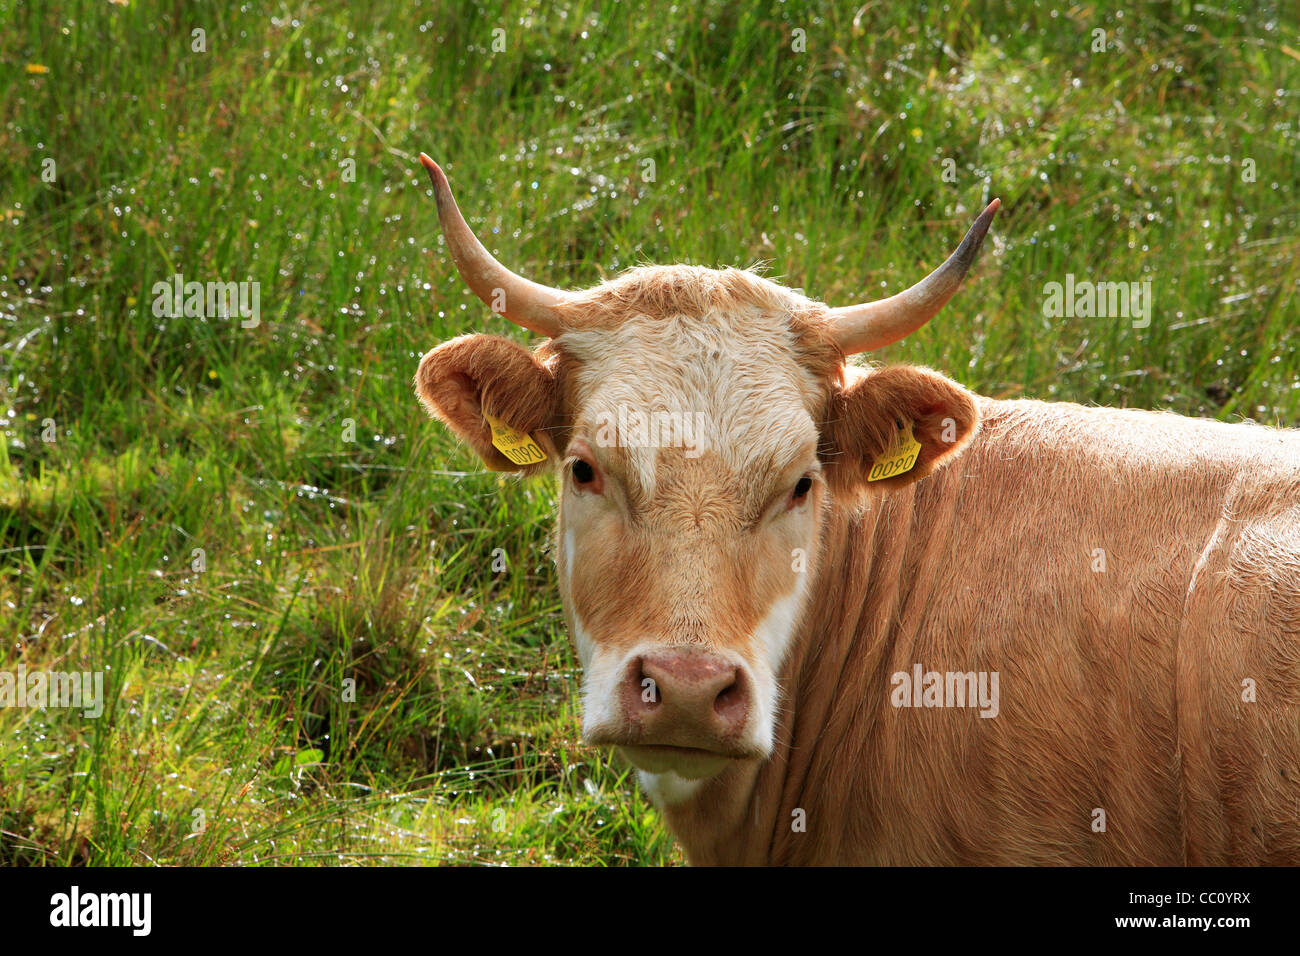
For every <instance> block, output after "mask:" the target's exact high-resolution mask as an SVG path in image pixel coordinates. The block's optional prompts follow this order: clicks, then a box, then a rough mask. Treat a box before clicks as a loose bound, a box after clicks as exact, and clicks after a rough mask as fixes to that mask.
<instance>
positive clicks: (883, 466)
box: [867, 422, 921, 481]
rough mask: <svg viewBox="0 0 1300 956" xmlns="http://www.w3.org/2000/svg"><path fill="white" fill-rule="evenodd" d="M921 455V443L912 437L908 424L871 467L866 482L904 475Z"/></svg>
mask: <svg viewBox="0 0 1300 956" xmlns="http://www.w3.org/2000/svg"><path fill="white" fill-rule="evenodd" d="M920 454H921V443H920V442H919V441H917V440H916V439H915V438H914V437H912V423H911V422H908V423H907V424H906V425H904V426H903V430H902V431H901V432H899V433H898V440H897V441H896V442H895V443H894V447H893V448H891V449H889V451H887V452H885V453H884V454H883V455H881V456H880V457H879V458H877V459H876V461H875V464H873V465H872V466H871V474H869V475H867V481H880V480H881V479H882V478H893V477H895V476H897V475H905V474H907V473H908V472H909V471H911V470H912V468H913V467H914V466H915V465H916V459H917V456H918V455H920Z"/></svg>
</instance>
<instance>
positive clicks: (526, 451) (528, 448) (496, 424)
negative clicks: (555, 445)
mask: <svg viewBox="0 0 1300 956" xmlns="http://www.w3.org/2000/svg"><path fill="white" fill-rule="evenodd" d="M483 417H484V418H486V419H487V423H488V424H489V425H491V426H492V444H493V446H494V447H495V448H496V449H497V451H499V452H501V454H503V455H505V456H506V457H507V458H509V459H510V460H511V461H512V462H514V463H515V464H516V465H535V464H537V463H538V462H539V461H546V452H544V451H542V449H541V446H540V445H538V444H537V442H535V441H533V438H532V436H531V435H528V434H525V433H524V432H521V431H516V430H515V429H513V428H511V427H510V426H509V425H507V424H506V423H505V422H503V421H501V419H499V418H497V417H496V416H495V415H489V414H488V413H487V412H486V411H485V412H484V413H483Z"/></svg>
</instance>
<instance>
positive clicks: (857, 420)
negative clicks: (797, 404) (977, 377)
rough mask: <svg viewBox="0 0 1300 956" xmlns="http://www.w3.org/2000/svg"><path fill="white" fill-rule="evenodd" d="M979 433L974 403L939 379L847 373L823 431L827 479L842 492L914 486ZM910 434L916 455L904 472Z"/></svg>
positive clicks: (904, 373) (907, 368) (925, 374)
mask: <svg viewBox="0 0 1300 956" xmlns="http://www.w3.org/2000/svg"><path fill="white" fill-rule="evenodd" d="M978 428H979V408H978V407H977V406H976V404H975V399H974V396H972V395H971V393H970V392H968V391H966V389H964V388H962V387H961V386H960V385H958V384H957V383H956V382H954V381H952V380H950V379H947V378H945V377H944V376H942V375H940V374H939V373H938V372H934V371H931V370H930V369H928V368H916V367H915V366H911V365H894V366H887V367H885V368H879V369H862V368H857V367H853V366H851V367H849V368H847V369H845V379H844V383H843V385H842V386H841V387H839V388H837V389H836V390H835V391H834V392H833V393H832V395H831V400H830V403H829V405H828V407H827V414H826V423H825V425H824V427H823V429H822V449H823V456H824V458H825V460H826V474H827V479H828V480H829V481H830V483H831V488H832V490H836V491H839V492H841V493H843V492H860V491H863V490H866V489H868V488H877V489H881V490H885V489H889V488H899V487H902V486H903V485H907V484H911V483H912V482H914V481H916V480H917V479H919V478H924V477H925V476H926V475H928V474H930V472H932V471H934V470H935V469H936V468H942V467H943V466H944V465H945V464H947V463H948V462H950V461H952V460H953V458H955V457H956V456H957V455H958V454H960V453H961V451H962V449H963V448H965V447H966V444H967V443H968V442H969V441H970V440H971V437H972V436H974V434H975V432H976V430H977V429H978ZM909 432H910V434H911V436H912V437H913V438H914V439H915V440H916V442H917V443H918V444H919V445H920V449H919V452H918V453H917V454H916V457H915V463H914V464H912V465H911V467H906V465H907V462H908V459H909V455H908V453H907V452H908V446H907V436H908V434H909ZM913 450H914V449H913Z"/></svg>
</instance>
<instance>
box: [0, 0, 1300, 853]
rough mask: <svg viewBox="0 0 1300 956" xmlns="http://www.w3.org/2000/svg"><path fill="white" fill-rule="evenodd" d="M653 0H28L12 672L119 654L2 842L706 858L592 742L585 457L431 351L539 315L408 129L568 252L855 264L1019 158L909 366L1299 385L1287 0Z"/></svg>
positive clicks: (1270, 417) (781, 268)
mask: <svg viewBox="0 0 1300 956" xmlns="http://www.w3.org/2000/svg"><path fill="white" fill-rule="evenodd" d="M753 6H755V7H757V6H759V5H753ZM762 6H766V5H762ZM635 7H636V5H634V4H630V3H618V4H603V3H601V4H597V3H587V2H581V0H578V2H564V0H561V2H560V3H558V4H555V5H552V4H550V3H545V4H542V3H535V4H529V5H527V6H507V5H504V4H501V3H496V2H483V3H478V4H474V5H469V4H462V3H450V2H449V3H397V4H374V5H364V4H362V5H353V8H352V9H351V10H349V9H348V7H347V5H345V4H313V3H289V4H262V3H258V2H256V0H254V2H252V3H248V4H244V5H243V9H242V10H241V7H240V5H238V4H235V3H203V4H191V3H182V2H179V0H177V2H172V3H166V2H159V3H147V2H139V0H133V2H131V3H130V4H129V5H127V6H119V5H116V4H110V3H107V2H104V0H95V2H90V0H71V2H66V3H43V2H27V3H15V2H14V0H0V105H2V107H3V109H2V110H0V115H2V116H3V118H4V119H3V125H0V153H2V154H3V155H4V156H5V162H4V163H3V164H0V328H2V329H3V333H2V334H0V427H3V431H4V441H3V443H2V444H0V637H2V638H3V644H2V645H0V670H10V671H12V670H14V669H16V668H17V666H18V664H19V663H20V662H23V663H25V664H26V666H27V668H28V669H29V670H37V669H54V670H74V669H75V670H102V671H104V672H106V675H107V676H106V684H107V688H108V694H109V701H108V705H107V708H106V711H105V714H104V716H103V717H102V718H101V719H99V720H86V719H83V718H82V717H81V716H80V715H79V714H71V713H69V712H66V711H61V710H57V709H50V710H48V711H44V712H42V711H40V710H33V709H18V708H9V709H0V863H33V864H59V863H65V864H66V863H87V864H148V863H167V864H170V863H189V864H217V863H224V864H234V863H244V864H247V863H256V862H264V863H265V862H271V863H281V864H284V863H293V862H303V863H321V864H354V863H368V862H401V863H406V862H412V863H434V862H453V863H517V864H526V863H544V862H555V863H583V864H593V863H594V864H620V863H675V862H680V861H681V859H682V857H681V855H680V852H679V851H678V850H677V849H676V848H675V847H674V846H673V844H672V842H671V840H670V839H669V838H668V836H667V834H666V831H665V830H664V829H663V827H662V825H661V824H660V823H659V822H658V820H657V818H656V817H655V815H654V813H653V811H652V810H651V808H650V807H649V805H648V803H647V801H646V800H645V798H644V797H643V796H641V795H639V794H638V792H637V790H636V787H635V786H634V784H633V781H632V780H631V778H630V777H629V776H628V774H627V772H626V769H625V768H622V767H620V766H618V765H617V764H616V763H615V762H614V760H615V758H613V757H612V756H611V755H610V754H607V753H603V752H600V751H594V750H591V749H589V748H585V747H583V746H582V745H581V744H580V742H579V739H578V717H577V715H578V696H577V689H578V674H577V667H576V663H575V659H574V655H573V653H572V651H571V650H570V647H569V644H568V642H567V639H566V637H565V634H564V626H563V621H562V618H561V615H560V613H559V606H558V596H557V591H556V588H555V582H554V580H553V571H552V565H551V562H550V559H549V556H548V554H547V539H548V533H549V529H550V523H551V517H550V516H551V510H552V506H553V491H552V489H551V487H550V486H549V484H547V483H546V482H542V481H532V482H518V481H514V480H509V479H506V480H503V479H500V478H498V477H497V476H495V475H491V474H486V473H483V472H482V471H481V470H480V467H479V465H478V463H477V461H476V460H474V459H473V458H472V456H471V455H470V454H469V453H468V451H467V450H466V449H465V448H463V447H460V446H458V445H457V444H456V442H455V441H454V440H453V439H452V438H451V437H450V436H449V435H448V434H447V433H446V432H445V431H444V430H442V429H441V428H439V427H437V426H435V425H434V424H432V423H430V422H428V421H427V420H426V419H425V418H424V415H423V412H422V411H421V410H420V409H419V407H418V406H417V404H416V402H415V399H414V397H413V395H412V391H411V384H410V383H411V376H412V374H413V372H414V370H415V365H416V362H417V359H418V357H419V356H420V355H421V354H422V353H423V352H424V351H425V350H427V349H428V348H430V347H432V346H433V345H436V344H438V343H439V342H441V341H443V340H445V339H447V338H450V337H452V336H455V335H458V334H461V333H463V332H466V331H471V330H480V329H491V330H492V331H495V332H497V333H498V334H505V335H512V336H516V337H521V338H522V337H523V336H524V333H522V332H521V331H520V330H518V329H514V328H507V327H504V326H503V324H502V323H501V322H500V321H499V320H497V319H495V318H494V317H493V316H492V315H491V314H490V313H489V312H488V311H487V310H486V308H484V307H483V306H481V305H480V304H479V303H478V301H477V300H475V299H473V298H472V297H471V296H470V295H469V293H468V292H467V291H466V290H465V288H464V286H463V284H462V282H461V281H460V279H459V278H458V277H457V276H456V274H455V272H454V270H453V269H452V268H451V267H450V265H449V264H448V262H447V261H446V259H445V257H444V256H443V255H442V254H441V251H440V250H441V248H442V246H441V240H440V238H439V235H438V231H437V228H436V222H435V217H434V213H433V206H432V201H431V199H430V196H429V189H428V183H427V180H426V178H425V176H424V173H423V171H422V170H421V169H420V168H419V166H418V164H417V163H416V162H415V156H416V154H417V153H418V152H419V151H420V150H425V151H427V152H429V153H430V154H431V155H433V156H434V157H435V158H436V159H438V160H439V162H441V163H443V164H444V168H446V169H447V171H448V173H449V175H450V177H451V179H452V183H453V185H454V187H455V188H456V190H457V194H458V198H459V199H460V202H461V205H462V207H463V208H464V209H465V210H466V212H467V215H468V216H469V217H470V219H471V222H472V223H473V224H474V225H475V227H476V228H477V229H478V230H479V232H480V235H482V236H484V237H485V239H486V241H487V242H488V243H489V245H490V246H491V247H492V248H493V249H494V250H496V251H497V252H498V253H499V254H500V256H501V257H502V258H503V259H504V260H505V261H506V262H507V263H510V264H512V265H514V266H515V267H516V268H518V269H519V270H520V271H522V272H525V273H527V274H529V275H530V276H532V277H534V278H536V279H538V280H539V281H542V282H547V283H551V284H554V285H570V286H583V285H590V284H592V283H594V282H596V281H598V280H599V279H601V278H603V277H606V276H610V275H613V274H615V273H617V272H618V271H620V270H621V269H623V268H625V267H627V266H629V265H633V264H636V263H639V262H645V261H652V262H675V261H687V262H695V263H703V264H708V265H721V264H736V265H748V264H751V263H756V262H760V261H762V262H767V263H769V264H770V269H771V272H772V274H773V275H774V276H776V277H778V278H780V279H782V281H784V282H786V283H787V284H789V285H792V286H797V287H801V288H803V289H805V290H807V291H808V293H809V294H810V295H813V296H815V297H818V298H823V299H825V300H827V301H829V302H831V303H833V304H843V303H845V302H849V301H853V300H857V299H861V298H869V297H875V296H876V295H878V294H880V293H883V292H885V291H887V290H895V289H897V288H899V287H901V286H902V285H905V284H908V283H910V282H912V281H914V280H915V279H917V278H919V276H920V275H921V274H922V273H923V272H924V271H925V270H926V269H927V268H928V267H931V266H933V265H934V264H936V263H937V262H938V261H939V260H940V259H941V258H942V257H943V255H945V254H946V252H947V251H948V250H949V249H950V248H951V247H952V246H953V245H954V244H955V242H956V240H957V239H958V238H959V236H960V234H961V232H962V231H963V230H964V228H965V227H966V225H968V223H969V221H970V220H971V219H972V218H973V217H974V215H975V213H976V212H978V210H979V209H980V208H981V207H982V204H983V203H984V202H985V201H986V200H987V199H988V198H991V197H993V196H995V195H996V196H1000V197H1001V198H1002V200H1003V203H1004V212H1003V213H1002V214H1001V215H1000V216H999V219H998V221H997V223H996V224H995V227H994V230H995V231H994V235H993V237H992V239H991V240H990V241H989V243H988V245H987V247H986V250H985V253H984V255H983V257H982V259H981V261H980V264H979V265H978V267H977V269H976V270H975V273H974V275H973V276H972V279H971V280H970V282H969V283H968V286H967V288H966V289H965V290H964V292H963V293H962V294H961V295H960V296H959V298H958V299H957V300H956V302H955V303H954V304H953V305H952V306H950V307H949V308H948V309H947V310H946V311H945V312H944V313H942V314H941V315H940V317H939V318H938V319H936V321H935V322H934V323H933V325H932V326H931V327H930V328H929V329H928V330H927V331H925V332H923V333H921V334H918V335H915V336H913V337H912V338H911V339H909V340H907V341H905V342H903V343H900V344H898V345H896V346H892V347H891V348H889V349H887V350H885V352H882V353H880V354H879V356H878V357H879V358H881V359H882V360H886V361H908V362H918V363H925V364H930V365H933V366H935V367H937V368H939V369H941V370H943V371H945V372H947V373H948V374H950V375H951V376H953V377H955V378H957V379H958V380H960V381H962V382H963V383H964V384H966V385H968V386H970V387H972V388H974V389H976V390H979V391H982V392H984V393H986V394H990V395H994V396H1000V397H1011V396H1020V395H1024V396H1037V397H1044V398H1056V399H1068V400H1074V401H1083V402H1097V403H1105V404H1120V405H1133V406H1142V407H1162V408H1172V409H1175V410H1177V411H1180V412H1183V413H1187V414H1199V415H1206V416H1212V417H1221V418H1224V419H1228V420H1236V419H1239V418H1241V417H1243V416H1247V417H1252V418H1255V419H1257V420H1261V421H1265V422H1270V423H1280V424H1287V425H1292V426H1295V425H1300V351H1298V350H1297V345H1298V344H1300V334H1296V332H1295V329H1296V326H1297V325H1300V322H1297V317H1298V313H1300V308H1298V307H1297V297H1296V287H1297V282H1298V281H1300V211H1298V208H1297V201H1298V199H1300V191H1298V189H1297V185H1298V182H1300V159H1297V157H1298V156H1300V136H1298V131H1297V116H1300V108H1298V107H1297V104H1298V103H1300V52H1298V51H1300V37H1298V34H1300V28H1298V26H1297V22H1296V18H1295V14H1294V11H1293V10H1292V8H1291V7H1290V5H1289V4H1283V3H1279V4H1275V5H1270V4H1266V3H1265V4H1233V3H1227V2H1225V3H1220V4H1209V5H1203V4H1194V3H1192V2H1162V3H1146V2H1140V3H1136V4H1125V5H1123V15H1122V16H1121V15H1120V14H1119V13H1118V12H1109V11H1108V10H1107V9H1106V7H1105V5H1095V6H1091V5H1076V6H1073V7H1070V6H1069V5H1062V4H1053V3H1047V2H1044V3H1041V4H1035V3H1030V2H1004V3H987V4H978V3H965V2H953V3H950V4H947V5H943V4H930V5H929V9H928V11H927V12H917V10H916V8H915V7H914V6H911V5H894V4H868V5H866V6H862V5H860V4H848V5H844V4H837V5H832V4H830V3H826V4H819V5H807V4H801V3H787V4H784V5H782V6H780V7H779V8H778V12H775V13H769V12H759V11H758V10H757V9H750V7H751V5H749V4H735V5H730V4H721V3H717V2H705V3H703V4H700V5H695V4H678V5H676V7H674V8H672V12H671V13H670V12H669V11H668V8H667V7H664V8H661V9H660V10H659V11H658V12H653V11H651V12H644V11H642V12H638V11H637V10H636V9H634V8H635ZM859 7H861V10H860V12H859V10H858V8H859ZM367 8H369V9H367ZM1288 11H1289V12H1288ZM498 27H500V28H502V29H504V30H505V34H504V39H505V50H504V51H502V52H494V51H493V42H494V35H493V30H494V29H495V28H498ZM195 28H202V29H203V30H204V31H205V41H206V52H202V53H197V52H191V43H192V33H191V31H192V30H193V29H195ZM1094 28H1101V29H1104V30H1106V31H1107V41H1108V43H1109V47H1110V48H1109V49H1108V50H1107V51H1106V52H1104V53H1093V52H1090V49H1089V48H1090V46H1091V44H1092V42H1093V40H1092V33H1091V31H1092V30H1093V29H1094ZM796 31H803V32H802V33H798V32H796ZM800 37H803V38H804V42H806V51H804V52H796V51H795V50H794V49H792V47H793V46H794V45H795V44H797V43H799V42H800ZM42 67H43V68H44V72H41V71H40V70H39V68H42ZM33 71H34V72H33ZM47 159H49V160H53V161H54V171H55V176H54V180H53V182H47V181H45V180H44V179H43V178H42V170H43V166H42V163H43V161H44V160H47ZM945 159H951V160H953V163H952V164H951V165H950V167H949V168H951V169H952V170H953V171H954V172H955V176H956V181H955V182H949V181H945V178H944V176H943V172H944V169H945V164H944V160H945ZM1248 159H1249V160H1253V162H1254V165H1255V168H1256V177H1255V181H1254V182H1248V181H1245V180H1244V179H1243V170H1244V165H1243V164H1244V162H1245V161H1246V160H1248ZM349 160H351V161H354V162H355V173H356V175H355V178H354V179H353V177H351V176H349V175H346V173H347V172H348V170H347V168H346V165H345V161H349ZM646 160H652V161H653V164H654V177H653V180H652V181H647V180H646V178H645V176H644V175H643V174H644V173H646V172H647V165H646V162H645V161H646ZM177 272H180V273H183V274H184V275H185V276H186V278H187V279H196V280H199V281H205V282H206V281H217V280H221V281H238V280H246V279H248V280H256V281H258V282H259V283H260V288H261V308H262V316H261V323H260V325H258V326H257V327H256V328H248V329H246V328H241V327H240V324H239V323H238V322H237V321H233V320H229V319H200V318H178V319H167V318H155V317H154V315H153V314H152V311H151V309H150V306H151V303H152V301H153V294H152V292H151V288H152V285H153V283H155V282H158V281H169V280H170V278H171V276H172V275H173V274H174V273H177ZM1066 273H1074V274H1075V275H1076V276H1079V277H1080V278H1085V277H1086V278H1092V279H1094V280H1100V281H1141V280H1143V279H1145V278H1150V279H1151V280H1152V282H1153V288H1154V292H1155V305H1156V310H1155V315H1154V317H1153V321H1152V323H1151V326H1150V327H1149V328H1146V329H1133V328H1132V327H1131V324H1130V323H1129V322H1126V321H1122V320H1120V321H1117V320H1099V319H1085V318H1077V319H1047V318H1044V314H1043V308H1042V303H1043V285H1044V283H1046V282H1049V281H1063V280H1064V278H1065V275H1066ZM50 420H52V425H51V423H50ZM349 420H350V421H351V423H352V424H353V426H354V428H355V440H353V441H346V440H345V437H346V436H347V429H348V421H349ZM51 431H53V432H54V433H55V437H56V438H57V440H56V441H53V442H47V441H44V440H42V432H45V433H47V434H48V433H49V432H51ZM498 548H499V549H503V551H504V554H505V556H506V560H507V564H508V566H507V569H506V570H505V571H495V570H493V554H494V550H495V549H498ZM345 681H351V682H354V683H353V684H351V685H345ZM345 687H352V688H353V690H354V692H355V699H345ZM347 696H348V697H349V698H350V697H351V696H352V692H351V691H349V692H348V693H347ZM196 811H197V812H196ZM200 821H201V822H202V824H203V826H202V827H199V826H198V825H197V824H198V822H200Z"/></svg>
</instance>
